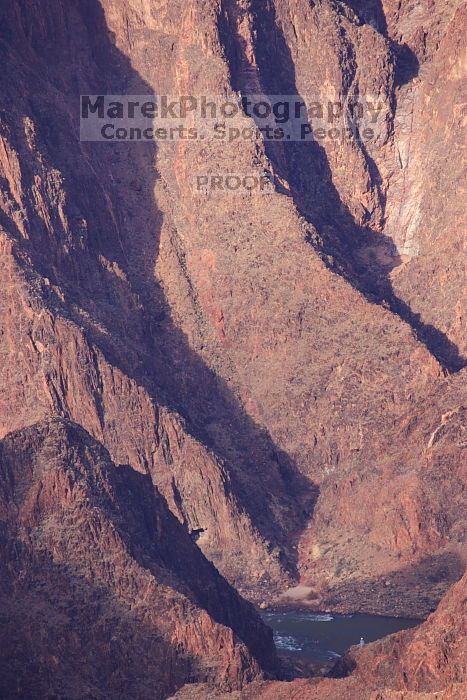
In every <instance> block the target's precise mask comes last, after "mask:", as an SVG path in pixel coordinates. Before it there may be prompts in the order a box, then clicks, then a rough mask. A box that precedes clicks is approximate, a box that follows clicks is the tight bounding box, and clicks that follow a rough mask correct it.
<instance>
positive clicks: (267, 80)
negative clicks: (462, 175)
mask: <svg viewBox="0 0 467 700" xmlns="http://www.w3.org/2000/svg"><path fill="white" fill-rule="evenodd" d="M347 4H349V5H352V6H353V5H354V4H355V6H357V3H347ZM364 5H366V6H367V7H366V9H367V19H366V21H371V22H372V24H373V25H374V26H375V28H377V29H378V31H380V32H381V33H382V34H383V35H384V36H386V38H387V27H386V22H385V18H384V13H383V11H382V7H381V3H380V2H379V1H377V0H375V2H368V3H366V4H365V3H364ZM358 6H359V7H360V11H361V3H358ZM223 9H224V14H223V17H222V20H221V23H220V33H221V38H222V40H223V43H224V47H225V51H226V55H227V59H228V61H229V65H230V72H231V79H232V84H233V87H234V89H235V90H237V91H239V92H241V93H248V89H249V88H248V84H246V83H245V80H244V79H243V75H242V66H245V65H246V64H248V62H249V59H248V56H247V55H246V53H245V40H244V39H243V37H241V36H240V35H239V33H238V30H237V27H236V24H235V18H236V16H237V14H238V13H239V12H241V10H240V9H239V6H238V5H237V3H236V1H235V0H225V2H224V5H223ZM355 9H356V8H355ZM252 17H253V33H254V35H255V45H254V49H255V58H256V62H257V66H258V69H257V71H258V76H257V77H258V81H259V83H260V84H261V88H262V90H263V92H264V94H265V95H293V96H296V97H297V99H298V100H299V101H300V102H303V98H302V97H301V96H300V94H299V91H298V89H297V84H296V74H295V64H294V60H293V57H292V53H291V50H290V47H289V45H288V43H287V40H286V38H285V35H284V33H283V30H282V28H281V27H280V26H279V24H278V22H277V18H276V14H275V7H274V3H272V2H269V1H268V0H255V1H254V2H253V3H252ZM388 41H389V44H390V47H391V51H392V53H393V56H394V64H395V70H394V95H395V90H396V86H400V85H403V84H404V83H405V82H408V81H409V80H410V79H411V78H412V77H414V76H415V75H416V74H417V72H418V60H417V58H416V56H415V55H414V54H413V53H412V52H411V51H410V49H409V48H408V47H406V46H399V45H394V42H391V41H390V40H389V39H388ZM350 82H351V81H350ZM394 99H395V97H394ZM307 126H308V127H309V129H310V132H312V124H307ZM358 136H359V135H358V132H357V139H356V140H355V143H357V144H358V146H359V148H360V150H361V152H362V155H363V156H364V159H365V162H366V165H367V168H368V172H369V175H370V177H371V181H372V187H373V188H374V191H375V196H376V197H377V199H378V200H379V205H380V207H381V209H382V212H383V219H384V208H385V197H384V193H383V192H382V188H381V183H382V178H381V175H380V173H379V171H378V168H377V165H376V163H375V162H374V160H373V159H372V158H371V156H370V155H369V153H368V151H367V149H366V148H365V144H364V142H363V140H361V139H359V138H358ZM265 149H266V154H267V155H268V157H269V159H270V161H271V163H272V164H273V166H274V171H275V173H276V174H277V175H279V177H280V178H281V179H283V180H285V181H286V182H288V183H289V185H290V192H291V194H292V197H293V199H294V202H295V204H296V206H297V209H298V210H299V212H300V214H301V215H302V216H303V217H304V218H305V219H306V220H307V221H308V222H309V223H310V224H312V225H313V226H314V227H315V228H316V230H317V232H318V234H319V239H318V240H316V237H315V236H313V234H312V233H311V232H310V235H309V238H308V240H309V242H310V243H312V244H313V245H314V246H315V247H316V249H317V250H318V252H320V254H321V256H322V258H323V260H324V262H325V263H326V264H327V265H328V266H329V267H330V268H331V269H332V270H333V271H334V272H337V273H338V274H340V275H342V276H343V277H345V278H346V279H347V281H348V282H349V283H350V284H352V285H353V286H355V287H356V288H357V289H359V290H360V291H361V292H362V293H363V294H364V295H365V296H366V298H367V299H368V300H369V301H370V302H372V303H378V304H383V305H384V306H385V307H386V308H388V309H389V310H390V311H392V313H394V314H396V315H397V316H399V317H400V318H401V319H402V320H403V321H405V322H406V323H407V324H408V325H410V327H411V328H412V329H413V331H414V332H415V334H416V336H417V338H418V339H419V340H420V341H421V342H422V343H423V344H424V345H425V346H426V347H427V349H428V350H429V351H430V352H431V353H432V354H433V355H434V356H435V357H436V359H437V360H438V361H439V362H440V364H441V365H442V366H443V367H444V368H445V369H446V370H448V371H449V372H456V371H458V370H460V369H462V367H464V366H465V364H466V359H465V358H463V357H462V356H461V355H460V352H459V349H458V348H457V346H456V345H455V344H454V343H453V342H452V341H451V340H450V339H449V338H448V337H447V336H446V335H445V334H444V333H443V332H442V331H440V330H439V329H437V328H435V327H433V326H432V325H430V324H427V323H425V322H424V321H423V320H422V319H421V318H420V316H419V315H418V314H417V313H415V312H414V311H413V310H412V309H411V308H410V306H409V305H408V304H407V303H406V302H405V301H403V300H402V299H400V298H399V297H398V296H397V295H396V294H395V292H394V289H393V286H392V282H391V278H390V272H391V270H392V269H393V268H394V267H396V266H397V265H399V264H400V263H401V260H400V258H399V255H398V253H397V250H396V249H395V246H394V243H393V241H392V239H390V238H389V237H388V236H385V235H384V234H383V233H380V232H379V231H374V230H373V229H372V228H371V226H370V225H365V224H363V225H361V224H359V223H357V222H356V221H355V218H354V216H353V215H352V212H351V211H350V210H349V208H348V207H347V205H346V204H345V203H344V202H343V201H342V199H341V196H340V193H339V191H338V190H337V188H336V186H335V185H334V183H333V179H332V171H331V168H330V165H329V161H328V157H327V153H326V150H325V148H324V147H323V146H322V145H321V143H319V141H318V140H312V141H301V142H300V141H293V140H290V141H287V140H286V141H282V142H276V141H273V140H267V139H265ZM278 189H280V188H278ZM368 218H369V217H368Z"/></svg>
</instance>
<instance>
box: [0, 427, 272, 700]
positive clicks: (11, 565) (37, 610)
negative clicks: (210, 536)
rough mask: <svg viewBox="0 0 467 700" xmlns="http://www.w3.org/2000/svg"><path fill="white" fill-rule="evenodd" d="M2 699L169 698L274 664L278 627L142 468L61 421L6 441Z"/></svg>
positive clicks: (1, 473) (232, 682)
mask: <svg viewBox="0 0 467 700" xmlns="http://www.w3.org/2000/svg"><path fill="white" fill-rule="evenodd" d="M0 522H1V558H2V585H1V592H0V608H1V616H2V629H1V634H0V637H1V639H0V642H1V643H0V666H1V672H0V677H1V681H0V689H1V690H0V692H1V695H2V697H4V698H10V697H11V698H13V697H22V698H23V697H30V698H42V697H44V696H46V695H50V694H51V693H55V694H57V695H61V696H63V697H67V698H82V697H83V696H85V695H86V696H87V695H89V696H92V697H96V698H97V697H99V698H117V697H122V694H123V695H126V694H131V695H132V696H133V697H136V698H147V697H154V698H164V697H166V696H167V694H168V693H169V692H170V691H173V690H174V689H175V688H177V686H180V685H182V684H183V683H184V682H187V681H192V680H195V679H203V680H206V681H209V682H212V683H214V684H216V685H221V686H222V685H224V686H225V687H231V688H232V687H233V688H235V687H239V686H241V685H242V684H244V683H245V681H247V680H251V679H252V678H255V677H257V676H258V675H261V668H264V669H267V668H273V666H274V663H275V652H274V648H273V643H272V634H271V632H270V630H268V629H267V628H266V627H265V626H264V625H263V624H262V623H261V621H260V619H259V618H258V617H257V615H256V613H255V611H254V610H253V607H252V606H251V605H250V604H249V603H246V602H245V601H243V600H242V599H241V598H240V597H239V596H238V594H237V593H236V592H235V591H234V590H233V589H232V588H230V587H229V585H228V584H227V583H226V582H225V580H223V579H222V578H221V576H220V575H219V574H218V573H217V571H216V570H215V569H214V567H213V566H212V565H211V564H210V563H209V562H207V561H206V559H205V558H204V557H203V555H202V554H201V553H200V551H199V549H198V547H196V545H195V544H194V543H193V542H192V541H191V540H190V538H189V536H188V535H187V534H186V532H185V531H184V529H183V528H182V527H181V526H180V525H179V523H178V522H177V521H176V519H175V518H174V517H173V515H171V513H170V512H169V510H168V509H167V506H166V504H165V502H164V500H163V499H162V497H161V496H160V495H159V494H158V493H157V491H155V490H154V489H153V487H152V485H151V482H150V479H149V477H147V476H144V475H142V474H139V473H138V472H136V471H134V470H133V469H132V468H131V467H129V466H128V465H121V466H118V467H117V466H115V465H114V464H113V463H112V462H111V461H110V457H109V454H108V452H107V450H105V449H104V448H103V447H102V446H101V445H99V443H97V442H96V441H95V440H94V439H92V438H91V437H90V436H89V435H88V434H87V433H86V432H85V431H84V430H83V429H82V428H80V427H78V426H76V425H75V424H72V423H70V422H68V421H64V420H52V421H48V422H42V423H39V424H36V425H35V426H32V427H30V428H26V429H24V430H21V431H18V432H16V433H12V434H10V435H9V436H8V437H6V438H5V439H4V440H3V442H2V444H1V448H0Z"/></svg>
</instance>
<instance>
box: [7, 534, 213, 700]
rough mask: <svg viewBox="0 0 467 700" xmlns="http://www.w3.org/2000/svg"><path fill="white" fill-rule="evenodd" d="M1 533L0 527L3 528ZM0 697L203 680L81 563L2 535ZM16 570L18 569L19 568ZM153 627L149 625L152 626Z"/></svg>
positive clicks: (102, 692) (117, 691)
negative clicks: (77, 565) (60, 558)
mask: <svg viewBox="0 0 467 700" xmlns="http://www.w3.org/2000/svg"><path fill="white" fill-rule="evenodd" d="M2 529H3V528H2ZM0 556H1V558H2V562H5V563H7V567H6V570H5V572H2V586H1V589H0V617H1V619H2V625H1V630H0V643H1V644H0V695H1V697H2V698H4V699H5V700H7V699H8V698H11V699H12V700H13V698H59V697H60V698H63V697H68V698H71V697H73V698H80V697H82V698H84V697H105V698H109V700H110V699H114V700H116V699H117V698H121V697H152V698H154V700H163V698H166V697H168V696H169V695H171V694H172V693H174V692H176V690H178V689H179V688H180V687H181V686H182V685H184V684H185V683H193V682H198V680H199V679H200V678H201V679H203V678H205V677H206V669H205V668H203V663H202V660H200V658H197V657H196V656H194V655H189V654H184V655H182V654H180V650H179V649H177V647H176V645H175V644H173V643H172V642H171V641H170V640H168V639H166V637H165V636H164V632H163V629H162V628H160V629H159V628H158V626H157V625H156V624H155V623H154V614H155V611H154V610H152V611H151V613H150V614H151V618H150V620H148V619H147V618H146V619H145V618H144V615H143V614H142V611H141V610H139V611H138V610H136V611H135V610H134V609H133V610H132V609H131V607H130V605H129V604H128V605H125V604H124V602H123V601H122V600H119V599H118V597H117V596H116V595H115V591H113V590H112V588H111V586H107V585H105V584H103V583H102V582H99V581H91V580H90V578H89V577H87V576H86V574H85V573H84V572H86V573H87V574H89V569H87V570H86V565H85V564H84V563H83V564H84V565H83V567H82V568H81V569H76V568H75V567H74V566H72V565H71V564H66V563H63V562H59V561H55V560H54V557H53V556H52V555H51V553H50V552H49V551H47V550H46V549H45V548H44V549H39V550H34V548H33V547H30V546H29V545H28V543H27V542H25V541H23V540H20V539H19V538H17V539H15V538H13V537H9V536H7V535H6V533H4V532H0ZM18 569H20V570H18ZM151 623H152V624H151Z"/></svg>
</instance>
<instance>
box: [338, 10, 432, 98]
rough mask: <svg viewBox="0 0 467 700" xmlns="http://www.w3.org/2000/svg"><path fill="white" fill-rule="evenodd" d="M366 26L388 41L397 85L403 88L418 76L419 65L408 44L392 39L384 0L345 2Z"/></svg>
mask: <svg viewBox="0 0 467 700" xmlns="http://www.w3.org/2000/svg"><path fill="white" fill-rule="evenodd" d="M344 2H345V4H346V5H348V6H349V7H350V8H352V10H353V11H354V12H355V14H356V15H357V17H358V19H359V20H360V21H361V22H363V23H364V24H370V25H371V26H372V27H373V29H375V30H376V31H377V32H379V33H380V34H381V35H382V36H384V38H385V39H386V40H387V41H388V43H389V46H390V48H391V53H392V55H393V57H394V69H395V70H394V77H395V85H396V86H397V87H401V86H402V85H405V84H406V83H408V82H410V81H411V80H412V79H413V78H415V77H416V76H417V75H418V71H419V63H418V59H417V57H416V55H415V54H414V52H413V51H412V50H411V49H410V47H409V46H407V44H398V43H397V42H396V41H394V40H393V39H391V37H390V36H389V33H388V25H387V21H386V15H385V13H384V7H383V3H382V0H344Z"/></svg>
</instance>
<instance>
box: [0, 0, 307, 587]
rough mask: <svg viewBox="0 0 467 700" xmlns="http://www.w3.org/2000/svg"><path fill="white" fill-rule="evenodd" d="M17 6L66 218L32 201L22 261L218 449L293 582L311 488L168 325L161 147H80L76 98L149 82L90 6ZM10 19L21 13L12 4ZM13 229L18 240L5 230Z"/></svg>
mask: <svg viewBox="0 0 467 700" xmlns="http://www.w3.org/2000/svg"><path fill="white" fill-rule="evenodd" d="M16 5H17V6H16V8H15V13H16V15H18V16H19V15H21V13H22V20H21V21H22V27H23V31H24V33H25V37H21V42H22V45H24V55H26V57H29V58H30V59H32V60H33V61H35V62H37V65H36V66H35V67H34V68H31V67H30V66H29V65H28V64H27V62H26V61H24V56H20V55H19V54H16V49H15V48H13V49H11V47H9V46H8V42H9V41H10V37H11V33H10V32H8V31H7V30H6V29H5V23H4V24H3V27H4V31H3V34H2V31H0V55H2V57H3V58H4V59H5V61H7V62H8V63H9V64H10V67H11V73H12V74H13V72H14V69H15V67H16V65H17V64H16V63H15V61H22V62H23V63H24V65H25V66H26V67H25V68H24V69H23V70H24V72H25V73H26V75H27V77H28V80H29V81H30V82H31V84H35V85H36V87H37V90H36V91H35V92H34V93H31V94H30V95H29V96H28V98H27V99H26V101H25V107H24V109H25V114H30V115H31V117H32V118H33V120H34V122H35V124H36V125H37V127H38V128H37V133H36V134H35V146H36V148H37V150H38V152H40V153H42V154H43V158H44V159H45V161H46V162H47V161H49V162H48V165H49V166H50V165H53V166H55V167H56V168H58V170H59V171H60V173H61V174H62V176H63V178H64V182H63V187H64V189H65V191H66V192H67V201H66V202H65V204H64V211H65V214H66V219H67V221H66V223H64V221H63V218H61V217H60V216H58V214H56V218H55V219H54V220H52V221H51V222H47V221H45V220H44V219H43V218H42V217H41V216H40V215H39V214H38V212H37V209H35V207H34V203H33V202H29V203H28V204H29V209H28V215H29V220H30V222H31V226H30V230H29V235H30V240H29V241H24V239H23V240H21V246H20V247H19V251H20V256H21V255H22V252H21V251H24V252H25V253H26V255H27V256H29V257H30V259H31V261H32V263H33V268H34V269H36V270H37V271H38V272H39V273H40V274H41V275H43V276H44V277H46V278H47V279H48V281H49V286H48V288H47V289H48V291H47V289H46V290H45V292H44V293H45V294H46V295H48V303H49V304H50V306H51V307H53V308H54V310H55V312H56V313H59V314H61V315H62V316H65V317H67V316H68V317H70V318H71V319H72V320H73V321H75V322H76V323H78V324H79V325H80V326H81V327H83V328H84V329H85V331H86V334H87V337H88V338H90V339H91V340H92V342H93V343H94V344H95V346H96V347H97V348H99V349H100V350H101V351H102V352H103V353H104V355H105V356H106V358H107V359H108V360H109V362H110V363H112V364H113V365H115V366H116V367H119V368H120V369H121V370H122V372H123V373H124V374H125V375H127V376H128V377H131V378H132V379H134V380H135V381H136V382H137V383H138V384H139V385H141V386H142V387H144V389H145V390H146V391H147V392H148V394H149V395H150V396H151V397H152V398H153V399H154V401H155V402H156V403H157V404H159V405H165V406H167V407H168V408H170V409H171V410H174V411H176V412H178V413H179V414H180V415H181V416H182V417H183V419H184V420H185V421H186V426H187V430H188V432H189V433H191V434H192V435H193V436H194V437H195V438H197V439H198V440H200V441H201V442H202V443H203V444H204V445H206V446H207V447H208V448H209V450H211V451H212V452H213V453H214V455H215V456H216V457H217V459H218V460H219V461H220V462H221V464H222V465H223V468H224V469H225V470H226V472H227V473H228V477H229V481H228V483H226V485H225V488H226V489H228V490H229V492H230V494H228V495H230V496H231V497H232V498H233V499H234V500H235V502H236V504H237V507H238V509H239V511H240V512H242V511H245V512H246V513H247V515H248V517H249V518H250V520H251V522H252V523H253V525H254V527H255V528H256V529H257V531H258V532H259V534H260V535H261V537H262V538H264V540H266V543H268V544H265V547H267V548H268V551H270V550H271V549H272V548H273V547H274V546H276V545H278V546H279V547H280V549H281V553H280V558H281V561H282V564H283V566H284V568H285V569H286V570H288V571H289V572H290V573H291V574H292V576H295V574H296V550H295V549H294V544H295V540H294V537H293V536H292V535H291V534H290V533H295V532H297V531H300V529H303V527H305V524H306V523H307V521H308V520H309V518H310V517H311V515H312V512H313V508H314V504H315V502H316V498H317V495H318V490H317V488H316V487H315V486H314V485H313V484H312V483H310V481H309V480H308V479H306V478H305V477H303V476H302V475H301V474H300V472H299V470H298V469H297V468H296V466H295V464H294V462H293V460H292V459H291V458H290V457H289V455H287V454H286V453H285V452H284V451H282V450H281V449H279V448H278V447H277V446H276V445H275V444H274V442H273V440H272V439H271V437H270V435H269V434H268V432H267V431H266V430H265V429H264V428H262V427H261V426H259V425H257V424H256V423H255V422H254V421H253V420H252V419H251V418H250V417H249V416H248V415H247V414H246V412H245V410H244V408H243V406H242V405H241V404H240V402H239V400H238V399H237V398H236V397H235V396H234V395H233V393H232V391H231V390H230V388H229V387H228V385H227V384H226V383H225V381H223V380H222V379H221V378H220V377H219V376H217V375H216V374H215V373H214V372H213V371H212V370H211V369H210V368H209V367H208V366H207V365H206V363H205V362H204V361H203V359H202V358H201V357H199V356H198V355H197V354H196V353H195V352H194V351H193V349H192V348H191V347H190V345H189V342H188V340H187V338H186V336H185V335H184V333H183V332H182V331H181V330H180V329H179V328H178V327H177V326H176V325H175V323H174V322H173V321H172V318H171V309H170V308H169V305H168V303H167V301H166V299H165V296H164V292H163V290H162V289H161V288H160V286H159V285H158V283H157V281H156V279H155V274H154V268H155V261H156V259H157V257H158V255H159V242H160V233H161V226H162V214H161V212H160V211H159V210H158V209H157V206H156V203H155V199H154V188H155V185H156V182H157V180H158V178H159V175H158V173H157V171H156V156H157V153H156V150H157V149H156V145H155V143H154V142H145V143H128V142H122V143H118V144H110V143H80V142H79V141H78V138H77V134H78V133H79V124H78V117H79V111H78V110H79V101H78V96H79V95H80V94H117V95H118V94H124V95H125V94H126V95H128V94H130V95H150V94H152V88H151V87H150V86H149V85H148V84H147V83H146V82H145V81H144V80H143V79H142V78H141V76H140V75H139V74H138V73H137V71H135V69H134V68H133V67H132V65H131V64H130V61H129V60H128V58H127V57H126V56H125V55H124V54H123V53H122V52H121V51H119V50H118V49H117V48H116V46H115V40H114V37H113V35H112V34H111V33H110V32H109V29H108V27H107V24H106V20H105V16H104V13H103V11H102V7H101V5H100V3H99V2H98V1H97V0H81V1H80V2H69V3H67V10H66V15H67V16H66V21H65V23H64V25H63V26H62V25H60V23H59V24H58V25H55V24H54V22H53V21H52V19H51V18H50V17H49V16H48V14H47V13H45V14H44V17H43V22H42V23H40V24H38V25H37V26H34V17H33V16H32V15H31V13H29V12H28V7H27V3H26V4H23V3H17V4H16ZM4 10H5V8H4ZM6 20H7V23H8V20H10V22H16V21H17V20H16V17H15V19H14V20H13V19H12V16H11V15H10V16H8V12H7V17H6ZM50 32H51V33H50ZM52 36H53V39H52V38H51V37H52ZM2 39H4V40H5V43H4V42H3V41H2ZM30 44H31V45H32V47H33V51H31V49H30V48H29V45H30ZM22 50H23V49H22ZM38 57H40V58H39V61H38ZM7 72H8V70H7ZM6 86H7V90H8V94H11V95H12V96H13V97H15V96H16V85H15V84H14V83H8V80H7V82H6ZM51 95H53V98H52V97H51ZM57 105H59V107H57ZM9 138H10V140H13V141H14V145H15V148H16V149H17V151H18V153H19V154H20V157H21V156H24V166H23V172H22V182H23V187H24V190H25V191H27V190H28V189H29V190H30V189H32V188H33V185H34V182H35V180H34V177H35V173H34V163H33V164H32V166H31V165H30V164H29V161H30V160H31V157H30V155H29V146H28V144H27V143H26V140H25V137H24V133H23V132H22V130H21V129H18V131H17V132H16V133H15V139H14V138H13V137H12V135H11V134H10V135H9ZM46 154H47V155H46ZM9 230H10V232H11V234H12V235H15V234H16V235H17V231H14V230H12V228H11V226H10V227H9ZM26 269H27V267H26ZM28 274H29V273H28ZM32 279H33V277H32V275H31V280H32ZM34 284H37V282H36V281H34ZM61 293H63V294H64V297H65V298H64V300H63V301H62V300H61V299H60V294H61ZM61 410H62V409H61V408H60V407H59V411H60V412H61ZM63 412H64V413H66V408H65V407H63ZM104 418H105V416H104V411H103V409H102V407H101V420H102V421H104ZM148 468H149V467H148ZM284 523H285V524H284ZM200 525H202V523H200Z"/></svg>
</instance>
